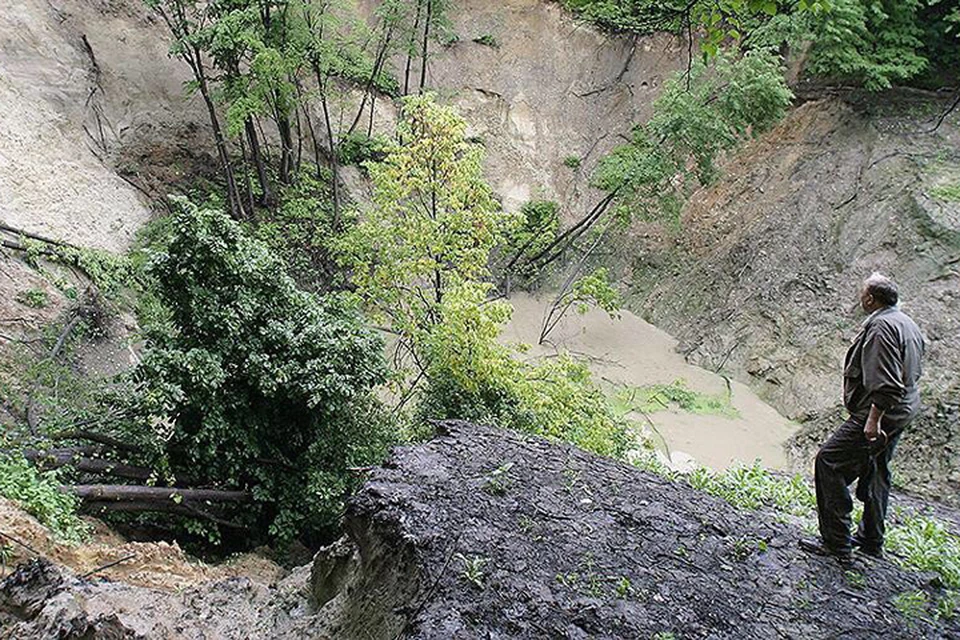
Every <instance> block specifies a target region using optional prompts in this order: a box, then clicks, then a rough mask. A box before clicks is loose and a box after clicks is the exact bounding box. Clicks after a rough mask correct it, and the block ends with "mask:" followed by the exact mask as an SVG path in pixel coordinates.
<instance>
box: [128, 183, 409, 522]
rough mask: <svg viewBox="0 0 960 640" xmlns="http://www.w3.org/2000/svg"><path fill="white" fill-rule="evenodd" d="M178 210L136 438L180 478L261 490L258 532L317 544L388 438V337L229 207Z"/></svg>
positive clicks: (153, 271) (156, 274)
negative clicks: (302, 277) (289, 263)
mask: <svg viewBox="0 0 960 640" xmlns="http://www.w3.org/2000/svg"><path fill="white" fill-rule="evenodd" d="M179 207H180V209H181V210H180V212H179V213H178V214H177V215H176V216H175V217H174V219H173V221H172V224H171V225H170V230H171V235H170V237H169V239H168V241H167V242H166V244H165V246H164V247H163V250H162V251H160V252H159V253H157V255H156V256H155V257H154V258H153V260H152V262H151V263H150V265H149V268H148V273H149V275H150V277H151V278H152V280H153V282H154V286H155V288H156V297H157V299H158V302H159V303H160V305H162V308H163V309H164V311H165V313H163V314H162V316H161V317H162V318H163V322H156V323H155V324H154V325H153V327H152V330H151V331H150V332H149V333H148V335H147V345H146V349H145V351H144V354H143V359H142V362H141V363H140V365H139V366H138V367H137V368H136V370H135V372H134V380H135V381H136V382H137V383H138V384H139V389H140V394H139V398H140V400H139V403H138V405H137V407H136V409H137V412H138V413H137V415H138V416H139V419H138V420H137V421H136V422H135V424H133V425H132V426H131V427H129V429H130V430H131V431H132V433H131V434H130V435H131V436H133V437H137V438H139V439H141V441H142V442H143V445H144V448H145V450H148V451H152V452H154V454H155V462H159V463H161V464H162V465H164V466H166V467H167V468H168V469H169V473H170V474H172V475H173V476H178V477H190V478H191V482H192V483H195V484H199V485H200V486H215V487H227V488H242V489H248V490H250V491H252V492H253V494H254V497H255V499H256V501H257V502H258V504H259V505H260V507H261V508H260V509H258V510H254V513H255V514H256V515H257V517H256V519H255V520H254V521H253V522H252V523H251V520H253V518H252V516H251V515H250V514H248V513H245V514H244V515H243V517H242V518H243V519H244V520H245V521H246V522H247V523H248V524H251V525H252V526H254V528H255V530H257V531H260V532H263V531H266V530H268V529H269V531H270V533H271V534H273V535H274V536H276V537H279V538H281V539H289V538H292V537H294V536H295V535H297V534H301V535H303V536H305V537H306V538H308V539H309V538H310V536H311V535H316V534H317V533H318V532H320V531H322V530H323V528H324V527H325V526H328V525H330V524H331V523H332V522H334V521H335V519H336V518H337V517H338V515H339V513H340V510H341V508H342V500H343V498H344V496H345V494H346V492H347V489H348V488H349V487H350V485H351V483H352V479H351V476H350V474H349V472H348V467H350V466H354V465H362V464H369V463H370V462H371V461H374V460H376V457H377V456H378V455H380V454H382V453H383V450H384V447H385V446H386V445H387V444H388V443H389V442H390V441H391V438H392V434H391V431H390V426H389V424H390V423H389V422H387V421H386V420H385V419H383V418H382V416H379V414H378V410H377V408H376V403H375V402H374V401H373V399H372V397H371V395H370V390H371V388H372V387H373V386H374V385H375V384H378V383H379V382H381V381H382V380H383V375H384V369H383V364H382V357H381V350H382V344H381V342H380V341H379V340H378V339H377V338H376V337H375V336H374V335H373V334H372V333H370V332H369V331H368V330H366V329H364V328H363V326H362V323H361V320H360V318H359V316H358V315H357V314H356V313H355V312H354V311H352V310H351V309H350V308H348V307H347V306H346V305H345V304H344V303H343V302H342V301H341V300H339V299H338V298H336V297H332V296H327V297H325V298H324V297H318V296H316V295H312V294H309V293H306V292H304V291H302V290H300V289H298V288H297V287H296V285H295V284H294V282H293V280H292V279H291V278H290V277H289V276H288V275H287V274H286V272H285V269H284V265H283V263H282V261H281V260H280V259H278V258H277V257H275V256H274V255H272V254H271V253H270V252H269V251H268V250H267V248H266V246H265V245H264V244H263V243H261V242H259V241H256V240H254V239H252V238H250V237H248V236H247V235H246V234H245V233H244V232H243V231H242V230H241V228H240V227H239V226H238V225H237V224H236V223H234V222H232V221H231V220H229V219H228V218H227V217H225V216H224V215H223V214H221V213H219V212H217V211H214V210H210V209H200V208H197V207H195V206H194V205H192V204H190V203H189V202H186V201H184V200H181V201H179ZM238 515H239V514H238Z"/></svg>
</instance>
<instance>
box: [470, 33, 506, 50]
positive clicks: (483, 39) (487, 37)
mask: <svg viewBox="0 0 960 640" xmlns="http://www.w3.org/2000/svg"><path fill="white" fill-rule="evenodd" d="M473 41H474V42H476V43H477V44H482V45H483V46H485V47H491V48H493V49H499V48H500V41H499V40H497V38H496V37H495V36H493V35H491V34H489V33H484V34H483V35H481V36H477V37H476V38H474V39H473Z"/></svg>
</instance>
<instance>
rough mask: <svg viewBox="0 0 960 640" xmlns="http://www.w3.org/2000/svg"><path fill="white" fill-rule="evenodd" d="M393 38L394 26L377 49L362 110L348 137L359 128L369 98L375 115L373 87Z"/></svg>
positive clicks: (362, 102) (364, 93) (348, 130)
mask: <svg viewBox="0 0 960 640" xmlns="http://www.w3.org/2000/svg"><path fill="white" fill-rule="evenodd" d="M392 38H393V25H390V27H389V28H387V30H386V32H385V33H384V34H383V35H382V36H381V40H380V44H379V45H378V48H377V57H376V59H375V60H374V62H373V71H371V72H370V77H369V78H367V85H366V87H364V90H363V98H361V99H360V108H359V109H357V117H356V118H354V119H353V124H351V125H350V128H349V129H347V135H350V134H351V133H353V131H354V129H356V128H357V124H359V122H360V118H361V116H362V115H363V108H364V107H365V106H367V98H368V97H369V98H370V112H371V113H373V101H374V100H375V99H376V97H375V96H374V94H373V85H374V83H375V82H376V79H377V76H378V75H380V72H381V71H382V70H383V65H384V62H385V61H386V58H387V50H388V49H389V47H390V41H391V39H392ZM367 135H369V134H367Z"/></svg>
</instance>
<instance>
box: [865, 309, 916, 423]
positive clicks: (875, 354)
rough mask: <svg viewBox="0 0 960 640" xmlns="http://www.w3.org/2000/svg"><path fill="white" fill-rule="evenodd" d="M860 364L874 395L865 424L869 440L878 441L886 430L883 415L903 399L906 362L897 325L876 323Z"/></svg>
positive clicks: (871, 396)
mask: <svg viewBox="0 0 960 640" xmlns="http://www.w3.org/2000/svg"><path fill="white" fill-rule="evenodd" d="M860 365H861V368H862V370H863V386H864V389H865V391H866V393H867V397H868V398H870V402H871V406H870V414H869V415H868V416H867V422H866V424H865V425H864V427H863V434H864V435H865V436H866V438H867V440H871V441H872V440H876V439H877V437H879V434H880V433H881V432H882V429H881V419H882V418H883V414H884V413H886V412H887V411H889V410H890V409H891V408H892V407H894V406H895V405H896V404H898V403H899V402H900V401H901V400H902V399H903V394H904V392H905V388H904V386H903V362H902V355H901V353H900V344H899V340H898V339H897V335H896V332H895V330H894V329H893V327H890V326H888V325H886V324H883V323H875V324H874V325H873V326H872V327H870V329H869V330H868V332H867V335H866V336H865V338H864V342H863V351H862V355H861V360H860Z"/></svg>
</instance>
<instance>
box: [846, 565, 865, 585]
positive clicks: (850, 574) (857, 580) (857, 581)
mask: <svg viewBox="0 0 960 640" xmlns="http://www.w3.org/2000/svg"><path fill="white" fill-rule="evenodd" d="M843 577H844V578H846V580H847V584H849V585H850V586H851V587H854V588H856V589H863V588H864V587H866V586H867V579H866V578H865V577H864V576H863V574H862V573H860V572H859V571H853V570H850V569H848V570H847V571H844V572H843Z"/></svg>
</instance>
